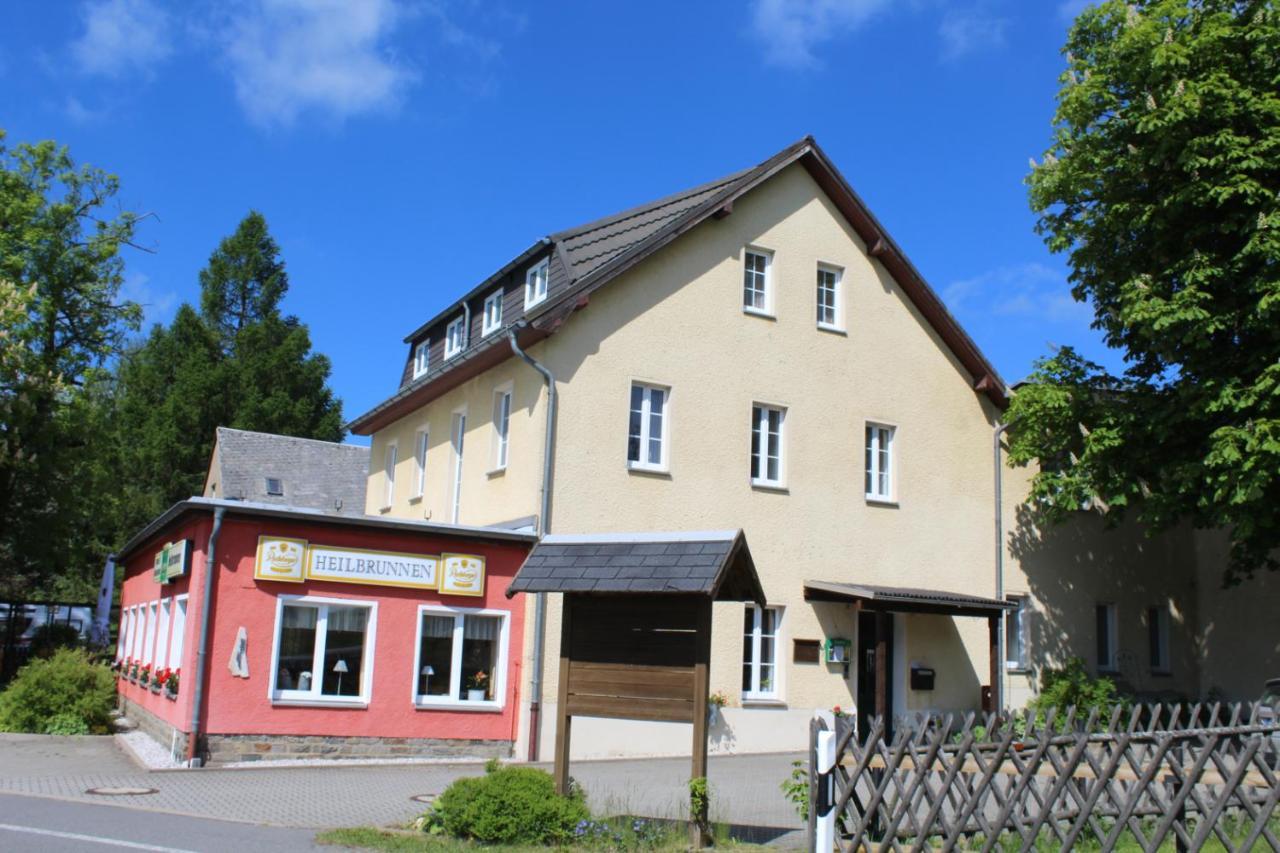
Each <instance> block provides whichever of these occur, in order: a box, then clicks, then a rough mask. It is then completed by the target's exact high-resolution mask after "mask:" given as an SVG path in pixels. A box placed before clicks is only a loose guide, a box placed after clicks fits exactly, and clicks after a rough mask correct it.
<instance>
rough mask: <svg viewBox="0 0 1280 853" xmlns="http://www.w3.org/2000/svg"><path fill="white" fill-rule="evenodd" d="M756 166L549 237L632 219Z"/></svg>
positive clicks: (727, 181)
mask: <svg viewBox="0 0 1280 853" xmlns="http://www.w3.org/2000/svg"><path fill="white" fill-rule="evenodd" d="M757 168H759V165H758V164H757V165H756V166H748V167H747V168H745V169H739V170H738V171H736V172H733V173H731V174H728V175H725V176H724V177H721V178H717V179H715V180H712V181H707V182H706V183H702V184H698V185H697V186H693V187H688V188H686V189H683V190H680V191H678V192H674V193H671V194H669V195H665V196H662V197H661V198H657V199H653V200H651V201H646V202H644V203H642V204H638V205H635V206H634V207H629V208H627V209H626V210H623V211H621V212H618V213H611V214H609V215H608V216H602V217H600V218H599V219H593V220H591V221H589V222H586V223H583V224H582V225H576V226H574V227H572V228H565V229H564V230H562V231H556V232H555V233H553V234H551V239H552V240H555V241H557V242H559V241H560V240H567V239H570V238H573V237H577V236H579V235H581V234H585V233H587V232H588V231H596V230H599V229H600V228H603V227H605V226H606V225H612V224H614V223H616V222H622V221H624V220H626V219H632V218H634V217H636V216H640V215H641V214H644V213H650V212H652V211H654V210H657V209H658V208H660V207H665V206H667V205H669V204H674V203H675V202H678V201H681V200H683V199H686V198H688V197H689V196H693V195H698V194H699V193H704V192H709V191H711V190H714V189H719V188H720V187H723V186H726V185H728V184H731V183H733V182H734V181H736V180H739V179H740V178H742V177H744V176H746V175H747V174H749V173H751V172H752V171H754V170H755V169H757Z"/></svg>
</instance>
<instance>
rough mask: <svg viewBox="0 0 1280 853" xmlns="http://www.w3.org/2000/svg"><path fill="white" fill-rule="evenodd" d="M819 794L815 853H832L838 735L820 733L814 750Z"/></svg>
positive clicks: (814, 838) (814, 837) (815, 829)
mask: <svg viewBox="0 0 1280 853" xmlns="http://www.w3.org/2000/svg"><path fill="white" fill-rule="evenodd" d="M814 757H815V758H816V761H815V763H814V769H815V770H816V771H817V779H818V792H817V797H816V798H815V799H816V802H815V803H814V815H815V817H816V818H817V822H816V825H815V827H814V833H813V853H831V851H832V850H833V849H834V848H835V842H836V810H835V799H836V774H835V766H836V733H835V732H831V731H820V732H818V738H817V748H816V749H815V750H814Z"/></svg>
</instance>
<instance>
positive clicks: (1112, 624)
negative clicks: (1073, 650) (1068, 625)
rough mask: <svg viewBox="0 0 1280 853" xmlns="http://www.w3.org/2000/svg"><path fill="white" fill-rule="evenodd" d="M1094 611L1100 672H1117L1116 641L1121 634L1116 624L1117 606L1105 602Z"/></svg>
mask: <svg viewBox="0 0 1280 853" xmlns="http://www.w3.org/2000/svg"><path fill="white" fill-rule="evenodd" d="M1093 611H1094V613H1093V615H1094V625H1095V630H1096V632H1097V641H1098V642H1097V655H1098V671H1099V672H1115V671H1116V669H1117V655H1116V650H1117V642H1116V641H1117V636H1118V633H1119V625H1117V623H1116V606H1115V605H1114V604H1111V603H1109V602H1103V603H1100V604H1098V605H1096V606H1095V607H1094V609H1093Z"/></svg>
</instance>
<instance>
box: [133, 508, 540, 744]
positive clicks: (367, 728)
mask: <svg viewBox="0 0 1280 853" xmlns="http://www.w3.org/2000/svg"><path fill="white" fill-rule="evenodd" d="M210 526H211V518H210V516H201V517H199V521H198V522H196V523H188V524H186V525H182V526H181V527H179V526H174V527H173V528H172V529H171V530H170V531H164V532H162V533H161V535H160V536H158V537H157V538H156V542H155V545H156V546H157V547H152V546H151V545H148V546H147V547H146V548H144V549H142V551H140V552H139V553H138V554H137V555H136V556H135V557H134V558H133V559H131V560H130V561H129V566H128V574H127V576H126V579H125V581H124V591H123V592H122V604H123V606H125V607H128V606H130V605H133V604H135V603H138V602H141V601H151V600H154V599H155V598H156V597H158V589H159V587H158V585H157V584H155V583H154V582H153V581H152V580H151V566H152V560H153V558H154V554H155V551H156V550H158V546H159V545H162V544H163V543H164V542H167V541H170V540H173V539H177V538H180V537H181V536H183V535H187V536H191V537H192V538H194V539H195V540H196V546H197V551H196V553H195V555H194V557H193V560H192V563H193V570H192V576H191V577H190V578H189V579H187V580H184V581H178V582H177V584H176V589H175V592H176V593H178V594H180V593H181V592H184V591H186V587H187V586H188V585H190V587H191V589H192V590H194V593H193V594H192V596H191V598H190V603H189V605H188V612H187V629H188V631H187V633H188V636H187V640H186V643H185V645H184V650H185V655H184V656H185V657H186V661H184V662H183V667H182V671H183V676H184V678H183V683H182V689H181V695H180V697H179V699H178V701H177V702H171V701H169V700H167V699H165V698H164V697H162V696H155V695H152V694H150V693H145V691H142V690H141V689H140V688H138V687H136V686H133V685H127V684H126V685H124V686H123V687H122V691H123V692H125V694H126V695H128V696H129V698H131V699H134V700H135V701H138V702H139V703H140V704H143V705H144V707H147V708H148V709H151V710H153V711H155V712H156V713H157V715H158V716H161V717H162V718H163V719H165V720H167V721H169V722H171V723H173V724H174V725H175V726H177V727H178V728H179V729H181V730H183V731H186V730H188V728H189V719H190V707H189V705H187V702H189V701H190V699H191V694H192V688H193V686H194V685H193V683H192V679H193V678H194V673H195V668H194V660H195V650H196V644H197V642H198V637H199V624H198V623H199V592H200V586H201V585H202V583H203V568H204V554H205V547H206V546H207V539H208V533H209V528H210ZM183 531H189V532H185V533H184V532H183ZM266 535H270V536H284V537H291V538H297V539H306V540H308V541H310V542H312V543H315V544H324V545H336V546H341V547H347V548H361V549H368V550H374V551H401V552H407V553H417V554H439V553H441V552H445V551H448V552H460V553H467V554H478V555H480V556H483V557H484V558H485V576H486V580H485V595H484V597H470V596H448V595H440V594H439V593H436V592H432V591H424V590H414V589H398V588H395V587H386V586H366V585H361V584H350V583H331V582H326V581H307V582H305V583H282V582H278V581H258V580H255V579H254V577H253V569H254V561H255V557H256V553H257V546H258V537H259V536H266ZM529 547H530V546H529V544H528V543H524V542H506V541H485V540H481V539H475V538H470V537H455V536H439V535H428V534H422V533H416V532H400V531H384V530H374V529H370V528H364V527H354V526H353V527H345V526H340V525H333V524H315V523H310V522H306V521H290V520H284V519H258V518H245V517H236V516H233V515H230V514H228V516H227V517H226V519H225V521H224V523H223V526H222V533H221V535H220V538H219V540H218V555H217V556H218V564H219V571H218V575H217V578H216V581H215V586H214V595H213V606H212V613H211V619H210V621H211V625H212V633H211V638H210V647H209V657H208V663H207V681H206V697H205V703H204V704H205V713H204V721H205V722H204V730H205V732H206V733H208V734H264V735H266V734H270V735H343V736H368V737H417V738H446V739H448V738H467V739H485V740H507V741H514V740H515V738H516V734H517V725H518V716H519V715H518V707H519V705H518V702H517V697H518V691H519V685H520V661H521V656H522V638H523V636H524V602H523V597H522V596H517V597H516V598H515V599H512V600H508V599H507V598H506V597H505V596H504V594H503V593H504V591H505V590H506V588H507V585H508V584H509V583H510V581H511V579H512V578H513V577H514V576H515V572H516V570H517V569H518V568H519V567H520V564H521V563H522V562H523V560H524V557H525V555H526V554H527V552H528V549H529ZM279 595H317V596H325V597H327V598H342V599H351V600H355V601H376V602H377V603H378V608H377V623H376V629H375V632H376V633H375V636H374V638H373V647H372V651H371V657H369V658H368V660H371V661H372V665H373V673H372V677H373V682H372V688H371V690H370V694H369V704H368V706H367V707H364V708H333V707H310V706H308V707H299V706H289V705H282V704H273V702H272V701H271V699H270V689H271V653H272V646H273V643H274V641H275V636H274V635H275V631H276V624H275V620H276V600H277V596H279ZM421 604H442V605H445V606H450V607H467V608H486V609H493V610H505V611H508V612H509V613H510V614H511V616H510V620H509V631H508V636H509V638H510V644H509V646H508V648H507V666H508V671H507V677H506V689H505V694H506V695H505V702H504V704H503V707H502V709H501V710H500V711H489V710H456V711H455V710H441V709H419V708H418V707H416V706H415V705H414V703H413V689H414V683H415V680H414V674H413V664H414V651H415V646H416V643H417V618H418V606H419V605H421ZM242 626H243V627H244V628H245V629H246V632H247V635H248V665H249V677H248V678H247V679H246V678H238V677H236V676H233V675H232V674H231V672H230V669H229V667H228V663H229V661H230V659H231V653H232V651H233V647H234V644H235V639H236V633H237V631H238V630H239V628H240V627H242Z"/></svg>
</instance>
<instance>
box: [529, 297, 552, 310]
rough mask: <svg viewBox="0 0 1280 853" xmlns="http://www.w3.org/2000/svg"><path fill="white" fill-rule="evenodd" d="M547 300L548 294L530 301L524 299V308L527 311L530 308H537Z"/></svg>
mask: <svg viewBox="0 0 1280 853" xmlns="http://www.w3.org/2000/svg"><path fill="white" fill-rule="evenodd" d="M546 301H547V297H546V296H543V297H542V298H541V299H535V300H533V301H532V302H530V301H529V300H528V299H526V300H525V301H524V310H525V311H528V310H529V309H530V308H537V307H538V306H539V305H541V304H542V303H544V302H546Z"/></svg>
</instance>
